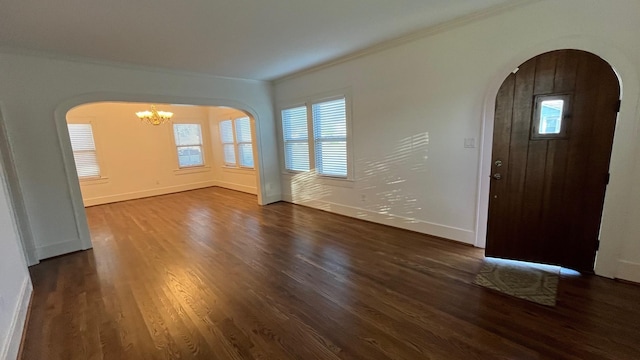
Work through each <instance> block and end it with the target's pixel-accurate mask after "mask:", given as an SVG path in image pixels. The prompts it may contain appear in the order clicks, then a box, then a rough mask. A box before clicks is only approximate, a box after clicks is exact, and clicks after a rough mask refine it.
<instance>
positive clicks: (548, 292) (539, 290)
mask: <svg viewBox="0 0 640 360" xmlns="http://www.w3.org/2000/svg"><path fill="white" fill-rule="evenodd" d="M559 279H560V267H559V266H550V265H541V264H532V263H524V262H520V261H509V260H501V259H492V258H486V259H485V260H484V262H483V264H482V268H481V269H480V272H479V273H478V276H476V279H475V280H474V281H473V283H474V284H476V285H480V286H484V287H486V288H489V289H492V290H496V291H499V292H501V293H504V294H507V295H511V296H515V297H517V298H520V299H524V300H529V301H533V302H535V303H538V304H542V305H546V306H555V305H556V297H557V295H558V281H559Z"/></svg>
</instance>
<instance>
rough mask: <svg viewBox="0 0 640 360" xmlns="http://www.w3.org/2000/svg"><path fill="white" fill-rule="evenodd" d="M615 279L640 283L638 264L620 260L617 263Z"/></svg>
mask: <svg viewBox="0 0 640 360" xmlns="http://www.w3.org/2000/svg"><path fill="white" fill-rule="evenodd" d="M616 279H621V280H626V281H632V282H635V283H640V263H635V262H631V261H626V260H620V261H619V262H618V271H617V272H616Z"/></svg>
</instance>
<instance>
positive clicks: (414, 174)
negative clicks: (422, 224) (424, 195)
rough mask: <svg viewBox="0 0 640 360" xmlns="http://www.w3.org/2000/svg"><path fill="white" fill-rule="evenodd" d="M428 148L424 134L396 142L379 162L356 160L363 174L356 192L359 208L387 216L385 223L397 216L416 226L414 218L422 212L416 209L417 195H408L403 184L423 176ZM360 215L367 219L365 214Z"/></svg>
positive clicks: (427, 134)
mask: <svg viewBox="0 0 640 360" xmlns="http://www.w3.org/2000/svg"><path fill="white" fill-rule="evenodd" d="M428 146H429V133H428V132H424V133H420V134H416V135H413V136H409V137H407V138H404V139H402V140H400V141H399V142H398V144H397V145H396V146H395V147H394V149H393V151H392V152H391V153H389V154H387V155H385V156H384V158H383V159H382V160H366V159H363V160H360V161H359V162H358V164H360V163H362V164H364V170H363V171H362V173H361V174H362V175H361V177H360V178H358V186H357V188H358V190H359V192H360V193H361V194H362V195H361V197H362V200H363V202H364V204H363V207H364V208H366V209H367V210H370V211H374V212H376V213H378V214H381V215H388V219H393V218H395V217H397V216H401V217H405V218H408V220H407V222H408V223H415V222H418V220H416V219H415V216H416V214H417V213H418V212H419V211H420V210H422V208H421V207H420V206H418V197H419V196H420V195H421V194H415V193H412V192H409V191H408V190H407V188H409V187H408V186H407V183H410V182H415V181H419V176H420V174H423V173H426V172H427V161H428V159H429V149H428ZM406 169H409V171H407V170H406ZM380 183H382V184H383V185H378V184H380ZM360 215H361V216H360V217H362V218H365V217H366V216H367V214H366V212H362V213H360Z"/></svg>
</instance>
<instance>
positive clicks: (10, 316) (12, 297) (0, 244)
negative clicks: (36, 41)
mask: <svg viewBox="0 0 640 360" xmlns="http://www.w3.org/2000/svg"><path fill="white" fill-rule="evenodd" d="M0 121H1V119H0ZM31 291H32V286H31V279H30V278H29V272H28V271H27V265H26V263H25V259H24V255H23V253H22V249H21V246H20V239H19V237H18V229H17V227H16V223H15V221H14V218H13V208H12V206H11V203H10V201H9V194H8V192H7V186H6V182H5V172H4V169H3V167H2V163H1V162H0V359H15V358H16V357H17V354H18V349H19V347H20V340H21V338H22V329H23V327H24V323H25V319H26V314H27V308H28V304H29V300H30V297H31Z"/></svg>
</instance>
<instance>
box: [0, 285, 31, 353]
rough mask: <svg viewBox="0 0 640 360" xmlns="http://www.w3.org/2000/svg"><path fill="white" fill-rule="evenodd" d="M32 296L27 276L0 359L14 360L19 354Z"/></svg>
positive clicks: (0, 351) (0, 350)
mask: <svg viewBox="0 0 640 360" xmlns="http://www.w3.org/2000/svg"><path fill="white" fill-rule="evenodd" d="M32 294H33V285H32V284H31V279H30V278H29V276H27V277H26V278H25V280H24V282H23V284H22V288H21V289H20V297H19V298H18V304H17V307H16V309H15V310H14V313H13V319H12V320H11V325H10V326H9V332H8V336H7V342H6V343H5V344H2V348H1V349H0V359H16V358H17V357H18V353H19V352H20V345H21V344H22V340H23V339H22V335H23V334H24V329H25V327H26V325H27V314H28V313H29V307H30V306H31V295H32Z"/></svg>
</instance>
